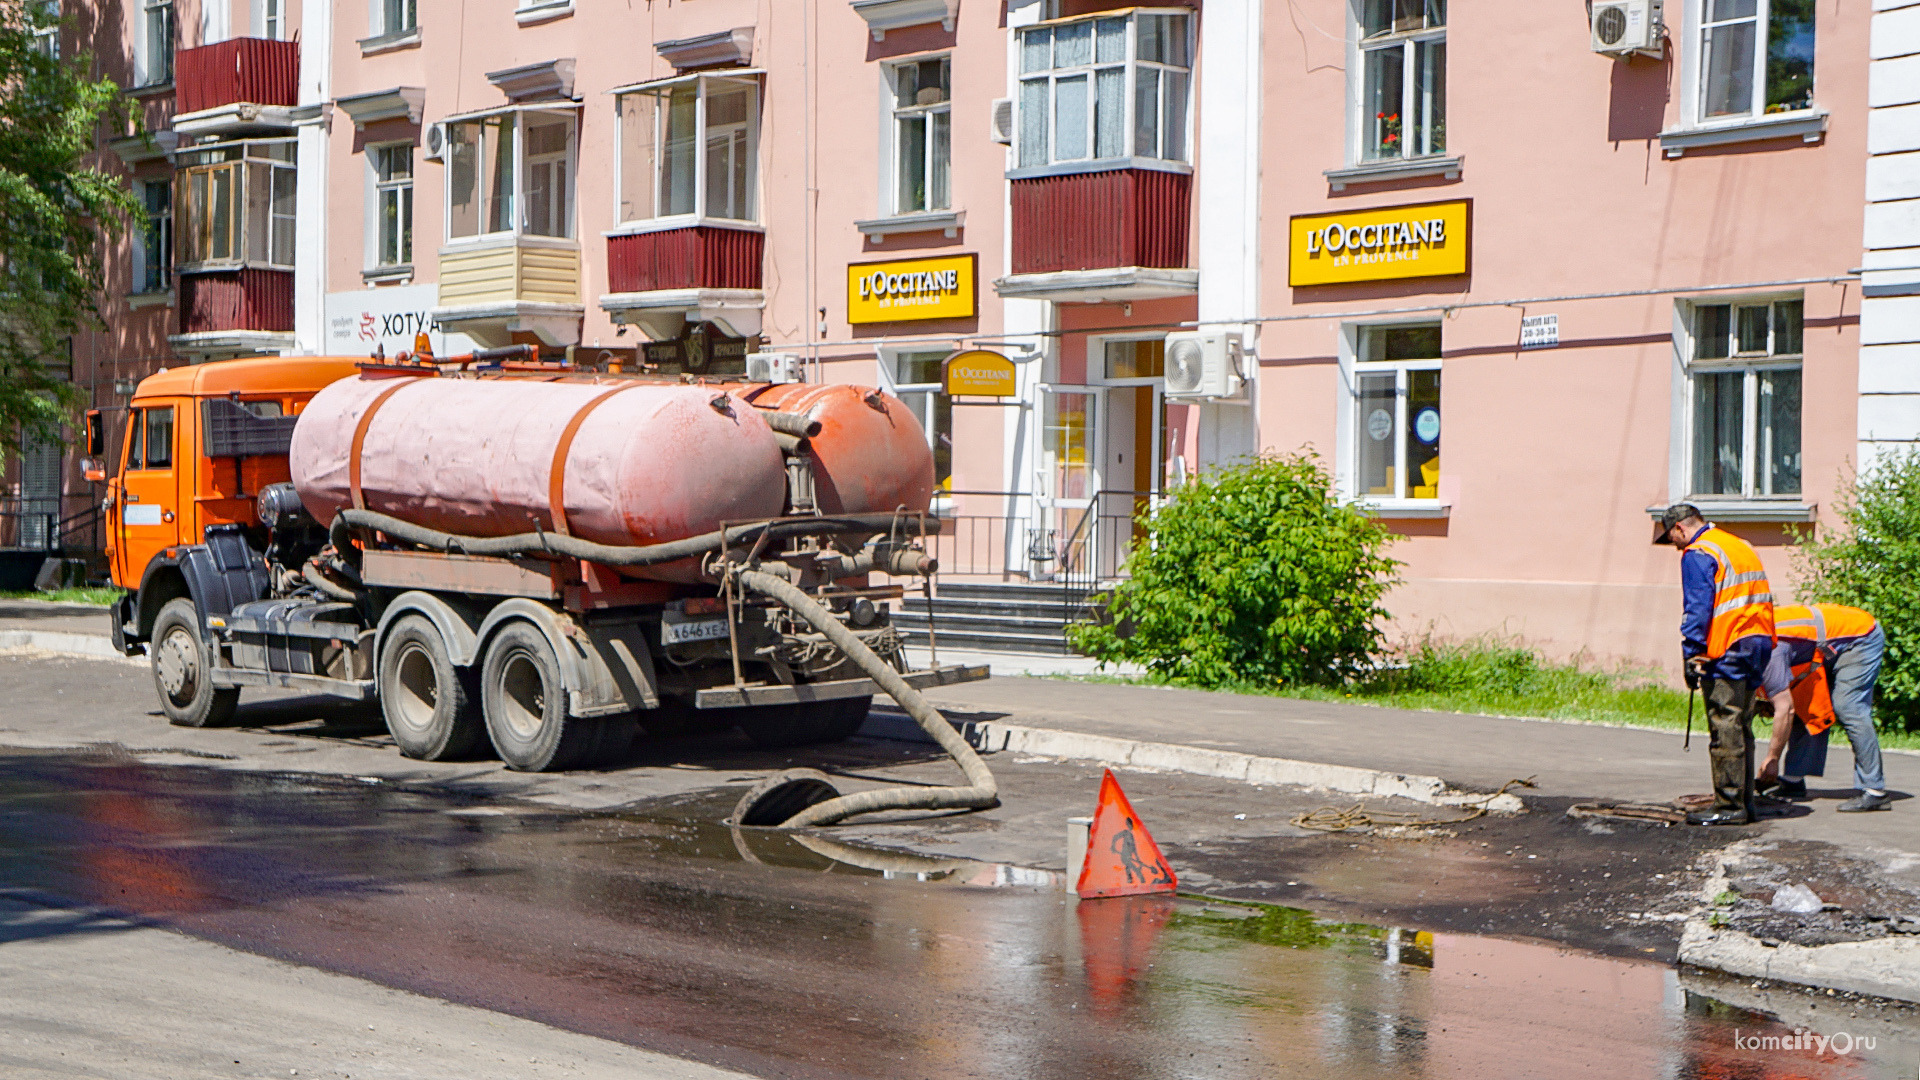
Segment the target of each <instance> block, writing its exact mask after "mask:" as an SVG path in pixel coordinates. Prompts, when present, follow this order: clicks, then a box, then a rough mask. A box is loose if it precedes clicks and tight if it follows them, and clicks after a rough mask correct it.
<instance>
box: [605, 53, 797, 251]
mask: <svg viewBox="0 0 1920 1080" xmlns="http://www.w3.org/2000/svg"><path fill="white" fill-rule="evenodd" d="M764 74H765V72H763V71H761V70H760V69H758V68H739V69H734V70H724V69H723V70H719V71H710V72H699V73H696V74H692V75H682V76H678V77H676V78H671V79H656V80H653V81H651V82H645V83H636V84H634V85H632V86H622V87H618V88H615V89H613V90H609V91H607V92H608V93H609V94H612V95H613V100H614V130H615V132H616V134H615V147H614V182H613V221H614V227H613V228H612V229H611V230H609V232H608V233H607V235H610V236H611V235H617V234H620V233H633V232H653V231H656V230H662V229H680V228H687V227H690V226H694V225H703V224H708V223H712V224H717V225H725V226H727V227H730V228H743V227H744V228H750V229H755V230H758V229H760V228H762V227H763V226H762V224H761V221H760V219H761V216H762V214H763V208H764V207H765V205H766V200H765V197H764V192H763V191H762V188H763V187H764V181H763V180H762V177H763V176H764V175H765V170H764V169H763V168H762V167H761V164H762V163H761V161H760V129H761V126H762V125H763V123H764V122H765V117H766V107H765V105H766V86H765V84H764V83H763V82H762V80H761V76H762V75H764ZM716 82H718V83H725V84H742V85H750V86H751V87H752V89H753V109H752V115H753V119H752V120H751V121H750V122H749V123H747V125H746V132H747V146H746V159H747V166H748V169H749V170H750V172H751V175H750V176H748V178H747V188H748V191H747V196H748V198H749V199H750V200H751V208H750V214H751V216H749V217H745V218H728V217H721V216H719V215H717V214H713V213H711V212H710V210H709V208H708V206H707V154H706V144H707V137H708V128H707V98H708V96H709V93H710V91H709V87H710V85H711V84H713V83H716ZM687 84H693V85H696V86H697V87H698V88H699V94H698V96H697V97H696V98H695V105H694V121H693V126H694V131H695V132H697V133H698V134H697V136H696V140H697V144H698V147H699V149H698V151H697V152H696V153H695V154H694V173H693V211H692V212H691V213H682V214H660V213H656V214H654V216H652V217H635V218H629V217H627V216H626V211H625V208H624V207H623V206H622V205H621V200H622V198H623V197H624V196H623V192H624V191H625V189H626V171H627V170H628V169H632V168H634V167H635V164H634V163H633V162H630V161H628V160H627V156H628V147H627V142H626V137H625V133H624V130H623V128H624V125H623V124H622V122H621V115H622V112H623V111H624V110H626V109H628V108H632V107H644V108H647V109H649V110H651V111H652V113H653V142H652V146H653V147H655V148H658V147H660V146H662V145H664V143H665V133H664V132H663V131H662V130H661V125H662V124H663V123H664V121H663V120H662V118H661V113H662V110H661V109H660V108H659V106H658V101H659V99H660V97H661V96H662V95H664V94H668V93H671V92H672V90H673V88H674V87H676V86H681V85H687ZM643 102H644V104H642V103H643ZM663 158H664V155H663V154H660V153H657V152H656V153H655V154H654V155H653V160H652V162H651V165H650V166H649V167H650V168H651V169H652V177H651V179H650V180H649V181H648V183H650V184H651V185H652V193H653V194H652V203H653V206H654V209H655V210H656V211H657V210H658V209H659V208H660V203H661V201H662V200H661V198H660V173H661V169H662V168H663V167H664V161H663Z"/></svg>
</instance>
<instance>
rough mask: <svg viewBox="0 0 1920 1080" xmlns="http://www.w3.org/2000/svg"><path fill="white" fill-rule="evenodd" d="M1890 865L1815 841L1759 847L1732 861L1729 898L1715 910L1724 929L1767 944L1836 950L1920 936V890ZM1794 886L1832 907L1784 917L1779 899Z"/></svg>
mask: <svg viewBox="0 0 1920 1080" xmlns="http://www.w3.org/2000/svg"><path fill="white" fill-rule="evenodd" d="M1890 870H1891V867H1890V866H1889V864H1888V860H1886V859H1884V858H1876V857H1875V856H1874V855H1873V854H1872V853H1870V852H1852V851H1846V850H1844V849H1841V848H1838V847H1835V846H1834V845H1832V844H1825V843H1820V842H1818V841H1812V840H1781V841H1773V842H1765V843H1760V844H1756V845H1753V846H1751V847H1749V848H1748V849H1747V850H1745V851H1742V852H1740V853H1738V854H1737V855H1735V856H1734V857H1733V858H1731V859H1729V860H1728V862H1727V864H1726V866H1725V872H1726V877H1727V886H1728V888H1727V894H1723V895H1722V896H1720V897H1718V898H1717V901H1716V903H1715V905H1714V907H1715V912H1716V914H1717V919H1716V920H1715V921H1716V925H1721V926H1726V927H1729V928H1731V929H1734V930H1739V931H1742V932H1744V933H1747V934H1750V935H1752V936H1753V937H1754V938H1756V939H1758V940H1759V941H1760V942H1761V943H1762V944H1765V945H1778V944H1782V943H1788V944H1794V945H1831V944H1834V943H1836V942H1842V941H1871V940H1874V939H1876V938H1884V937H1891V936H1900V935H1920V888H1916V887H1915V886H1914V885H1912V884H1910V883H1908V882H1906V881H1903V880H1900V879H1899V878H1898V877H1896V876H1895V875H1894V874H1893V873H1891V872H1890ZM1788 885H1805V886H1806V887H1807V888H1809V889H1812V890H1813V892H1814V894H1815V895H1816V896H1818V897H1819V898H1820V899H1821V900H1822V901H1825V905H1826V906H1825V907H1824V908H1823V909H1822V910H1820V911H1816V912H1807V913H1804V914H1803V913H1794V912H1786V911H1776V910H1774V908H1773V906H1772V902H1773V898H1774V894H1775V893H1776V892H1777V891H1778V890H1780V889H1782V888H1785V887H1786V886H1788Z"/></svg>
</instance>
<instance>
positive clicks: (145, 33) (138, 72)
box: [133, 0, 180, 89]
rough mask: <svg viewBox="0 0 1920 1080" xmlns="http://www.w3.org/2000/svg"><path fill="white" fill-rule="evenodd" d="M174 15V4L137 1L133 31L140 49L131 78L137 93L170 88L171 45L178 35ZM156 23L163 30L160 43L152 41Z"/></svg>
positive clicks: (158, 0)
mask: <svg viewBox="0 0 1920 1080" xmlns="http://www.w3.org/2000/svg"><path fill="white" fill-rule="evenodd" d="M178 14H179V13H178V11H177V10H176V9H175V8H174V0H140V21H139V23H138V24H137V29H136V33H137V35H138V38H139V45H140V47H139V49H138V50H137V51H136V52H135V53H134V58H133V59H134V65H133V68H134V72H133V78H134V82H135V83H136V84H138V86H139V88H140V89H148V88H151V87H160V86H170V85H172V83H173V52H174V42H175V39H176V38H178V37H179V33H180V31H179V28H178V27H177V26H176V25H175V21H174V20H175V19H176V18H177V17H178ZM156 22H158V23H161V24H162V25H163V26H164V28H165V32H166V41H164V42H160V41H156V40H155V39H154V38H155V35H154V31H155V29H156V26H155V23H156Z"/></svg>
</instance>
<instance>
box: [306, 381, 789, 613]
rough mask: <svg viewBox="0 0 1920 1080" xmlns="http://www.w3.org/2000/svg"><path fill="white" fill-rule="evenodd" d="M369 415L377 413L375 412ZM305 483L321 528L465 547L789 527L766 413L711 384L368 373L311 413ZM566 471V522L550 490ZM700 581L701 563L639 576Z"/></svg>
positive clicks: (330, 390) (335, 390) (321, 399)
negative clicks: (739, 526)
mask: <svg viewBox="0 0 1920 1080" xmlns="http://www.w3.org/2000/svg"><path fill="white" fill-rule="evenodd" d="M369 414H371V415H369ZM289 459H290V465H291V468H292V473H293V483H294V486H295V488H296V490H297V491H298V492H299V495H300V499H301V502H302V503H303V504H305V506H306V508H307V511H308V512H309V513H311V514H312V515H313V516H314V518H315V519H316V520H317V521H319V522H320V523H321V524H323V525H325V524H328V523H330V522H331V521H332V520H333V517H334V515H335V514H337V513H338V512H339V511H341V510H343V509H346V508H348V507H350V506H353V505H355V500H354V488H355V486H356V484H357V485H358V487H359V490H360V497H361V502H360V505H361V506H363V507H364V508H366V509H368V510H373V511H377V512H379V513H383V514H390V515H392V516H394V517H397V518H401V519H403V520H405V521H409V522H412V523H414V524H418V525H423V526H426V527H428V528H432V529H439V530H442V531H444V532H450V533H456V534H460V535H464V536H507V535H512V534H516V533H525V532H530V531H533V529H534V528H535V526H536V525H537V526H538V528H540V529H543V530H547V531H562V528H563V525H564V531H567V532H569V533H571V534H572V535H574V536H577V537H580V538H582V539H585V540H590V541H593V542H595V543H600V544H614V545H622V546H645V545H650V544H660V543H666V542H669V541H673V540H681V539H685V538H687V537H690V536H697V535H700V534H702V533H708V532H712V531H714V530H716V529H718V528H720V525H721V522H723V521H729V522H738V521H751V520H755V519H761V518H770V517H776V516H778V515H779V514H780V513H781V511H782V509H783V507H784V505H785V502H786V483H787V481H786V470H785V465H784V462H783V459H782V456H781V450H780V445H779V443H778V441H777V440H776V438H775V436H774V433H773V431H772V429H770V428H769V427H768V426H767V424H766V421H765V420H763V419H762V418H761V417H760V416H759V415H758V414H757V412H756V410H755V409H753V408H751V407H748V406H747V405H746V404H745V403H743V402H741V401H739V400H737V399H734V398H732V397H730V396H728V395H725V394H723V393H721V391H720V390H719V389H718V388H716V387H711V386H706V387H703V386H683V385H677V384H664V383H650V382H639V381H622V382H615V383H594V382H577V381H551V382H550V381H540V380H533V379H518V378H509V379H464V378H434V377H414V376H397V377H394V376H390V377H374V376H368V375H361V376H359V377H356V378H351V379H343V380H341V381H339V382H336V383H334V384H332V385H331V386H328V387H327V388H325V389H324V390H322V391H320V392H319V393H318V394H316V395H314V397H313V400H312V401H310V402H308V404H307V407H306V409H305V410H304V411H302V412H301V414H300V419H299V421H298V422H297V424H296V425H295V427H294V433H293V443H292V447H291V450H290V453H289ZM556 464H557V465H558V467H559V468H560V471H561V485H560V486H561V499H560V504H561V506H562V508H563V511H564V513H563V517H564V523H563V522H560V521H556V520H555V516H554V514H553V512H552V506H551V504H552V501H553V500H552V498H551V495H550V492H551V490H552V487H553V469H554V468H555V466H556ZM626 572H627V573H630V574H631V575H633V576H636V577H648V578H656V579H660V580H666V581H680V582H692V581H697V580H699V567H698V565H697V563H696V562H695V561H694V560H682V561H680V562H676V563H668V564H665V565H661V566H652V567H645V568H636V569H632V570H629V571H626Z"/></svg>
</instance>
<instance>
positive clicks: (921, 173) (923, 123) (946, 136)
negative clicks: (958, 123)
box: [888, 56, 952, 214]
mask: <svg viewBox="0 0 1920 1080" xmlns="http://www.w3.org/2000/svg"><path fill="white" fill-rule="evenodd" d="M951 72H952V63H951V61H949V60H948V59H947V58H946V57H944V56H942V57H939V58H938V59H934V60H916V61H914V62H912V63H907V64H899V65H897V66H895V67H893V68H891V69H890V70H889V71H888V75H889V76H890V78H891V81H892V83H893V160H894V185H893V187H894V197H893V212H894V213H896V214H913V213H920V212H924V211H928V210H945V209H947V208H948V207H950V206H951V205H952V198H951V195H950V192H949V190H948V189H949V182H950V181H949V175H950V173H951V159H952V106H951V104H950V101H951V97H952V94H951V92H950V85H949V81H950V77H951Z"/></svg>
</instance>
